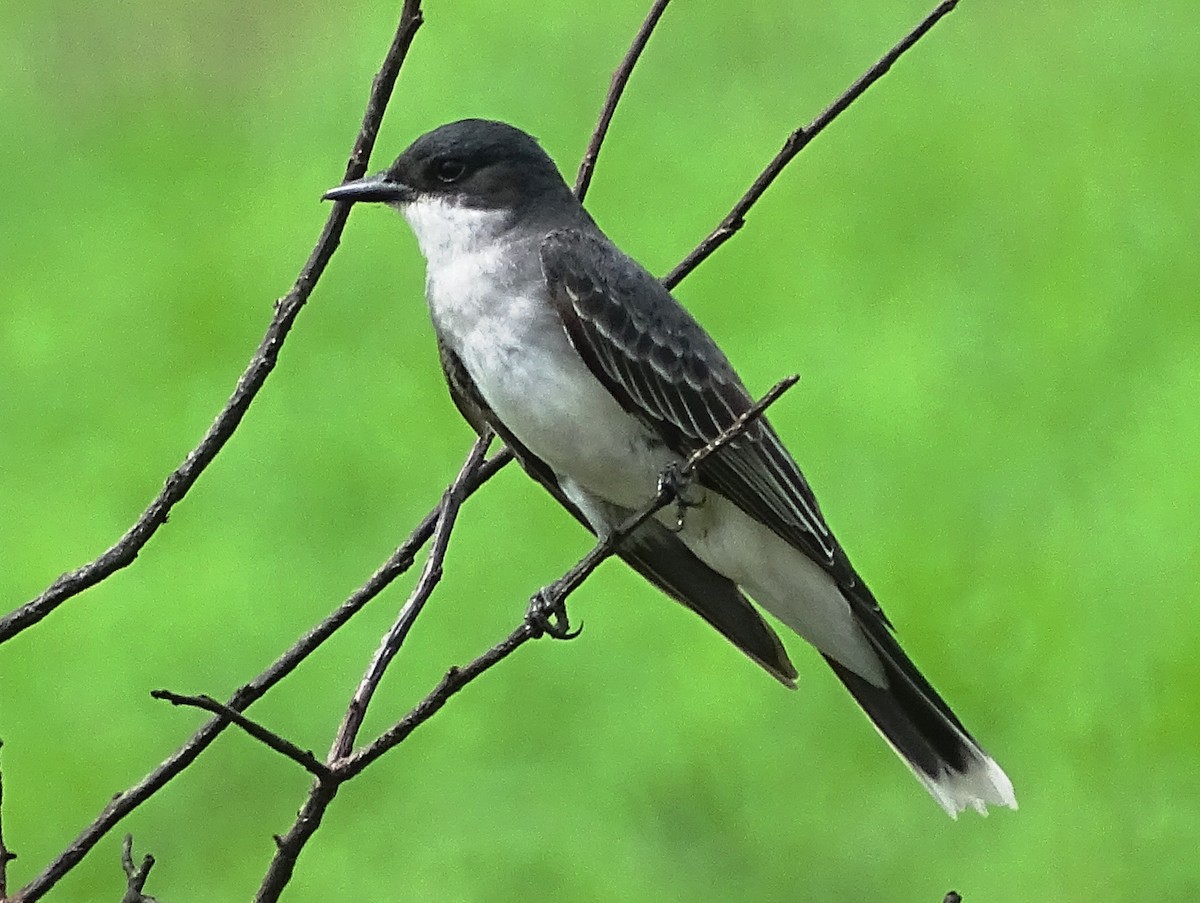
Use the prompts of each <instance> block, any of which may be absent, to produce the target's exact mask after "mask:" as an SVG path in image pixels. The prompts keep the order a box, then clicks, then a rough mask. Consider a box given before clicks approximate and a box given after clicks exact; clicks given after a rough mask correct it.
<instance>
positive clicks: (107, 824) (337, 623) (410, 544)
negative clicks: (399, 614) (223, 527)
mask: <svg viewBox="0 0 1200 903" xmlns="http://www.w3.org/2000/svg"><path fill="white" fill-rule="evenodd" d="M511 460H512V454H511V453H510V452H509V451H508V450H507V449H505V450H504V451H501V452H498V453H497V454H495V455H494V456H492V457H491V458H489V459H488V460H487V461H486V462H484V464H483V465H482V467H480V469H479V472H478V474H477V475H476V477H475V478H474V479H473V480H472V481H471V482H470V483H469V484H468V487H467V491H468V494H470V493H474V492H475V491H476V490H477V489H479V487H480V486H482V485H483V484H484V483H486V482H487V481H488V480H489V479H491V478H492V477H493V476H495V474H496V473H497V472H498V471H499V470H500V469H501V468H502V467H504V466H505V465H506V464H507V463H508V462H509V461H511ZM440 510H441V509H440V505H439V507H437V508H435V509H434V510H432V511H430V512H429V514H427V515H426V516H425V518H424V519H423V520H422V521H421V523H419V524H418V525H417V527H416V528H415V529H414V530H413V532H412V534H411V535H410V536H409V538H408V539H407V540H405V542H404V543H403V544H402V545H400V547H399V548H397V549H396V551H395V552H393V553H392V555H391V556H389V557H388V559H387V561H385V562H384V563H383V564H382V565H380V567H379V569H378V570H376V571H375V573H374V574H372V575H371V578H370V579H369V580H368V581H367V582H366V583H365V584H363V586H362V587H361V588H360V589H358V590H357V591H356V592H355V593H354V594H353V595H351V596H350V597H349V598H348V599H346V601H345V602H343V603H342V604H341V605H339V606H338V607H337V609H335V610H334V611H333V612H332V613H331V614H330V615H329V617H327V618H325V619H324V620H323V621H321V623H320V624H318V625H317V626H316V627H314V628H313V629H312V630H310V631H309V632H308V633H307V634H305V635H304V636H303V637H301V638H300V639H299V640H297V641H296V643H295V644H294V645H293V646H292V647H291V648H290V649H288V650H287V651H286V652H284V653H283V654H282V655H281V656H280V657H279V658H277V659H276V660H275V661H274V662H273V663H272V664H271V666H270V667H269V668H267V669H266V670H265V671H263V672H262V673H261V674H260V675H259V676H258V677H256V678H254V680H252V681H250V682H249V683H248V684H246V685H245V686H243V687H241V688H240V689H239V690H238V691H237V692H236V693H234V694H233V696H232V697H230V699H229V701H228V702H227V703H226V705H227V706H228V707H229V708H231V709H233V710H235V711H243V710H244V709H246V708H248V707H249V706H250V705H251V704H252V703H254V702H256V701H257V700H259V699H261V698H262V697H263V696H264V695H266V693H267V691H268V690H270V689H271V688H272V687H274V686H275V685H276V684H277V683H279V681H281V680H283V678H285V677H287V676H288V675H289V674H291V673H292V671H294V670H295V669H296V668H297V667H298V666H299V665H300V663H301V662H302V661H304V660H305V659H306V658H308V657H309V656H310V655H312V653H313V652H315V651H316V650H317V649H318V648H319V647H320V646H321V645H322V644H324V643H325V641H326V640H328V639H329V638H330V637H331V636H333V634H334V633H336V632H337V631H338V630H339V629H341V627H342V626H343V625H345V623H346V622H347V621H349V620H350V618H352V617H353V616H354V615H356V614H358V612H359V611H361V610H362V609H363V608H364V607H365V606H366V604H367V603H368V602H370V601H371V600H372V599H374V598H375V597H376V596H378V595H379V593H381V592H382V591H383V590H384V589H385V588H386V587H387V586H388V584H390V583H391V582H392V581H393V580H395V579H396V578H397V577H399V576H400V575H401V574H403V573H404V572H405V571H407V570H408V569H409V568H410V567H412V565H413V562H414V560H415V557H416V553H417V552H418V551H420V549H421V547H422V546H424V545H425V543H426V542H427V541H428V540H429V538H430V536H432V535H433V530H434V526H435V524H436V523H437V519H438V515H439V513H440ZM228 724H229V722H228V721H227V720H226V719H225V718H223V717H222V718H214V719H212V720H211V721H209V722H208V723H207V724H205V725H204V726H203V727H202V728H200V730H198V731H196V733H194V734H192V736H191V737H190V738H189V739H188V740H187V742H186V743H184V744H183V745H182V746H180V747H179V749H177V750H176V751H175V752H174V753H172V754H171V756H169V757H168V758H167V759H166V760H165V761H164V762H163V763H162V764H160V765H159V766H158V767H157V768H155V769H154V770H153V771H151V772H150V773H149V774H147V775H146V776H145V777H144V778H142V780H141V781H139V782H138V783H137V784H135V785H134V786H132V787H130V788H129V789H128V790H125V791H123V792H121V793H118V794H117V795H116V796H114V797H113V798H112V799H111V800H110V801H109V803H108V805H106V806H105V807H104V810H103V811H102V812H101V813H100V814H99V815H98V816H96V818H95V819H94V820H93V821H92V823H91V824H89V825H88V826H87V827H86V828H84V829H83V831H82V832H80V834H79V836H78V837H76V838H75V840H74V841H72V842H71V845H70V846H68V847H67V848H66V849H65V850H64V851H63V852H62V853H61V854H59V856H58V858H57V859H55V860H54V861H53V862H51V863H50V864H49V865H47V866H46V868H45V869H43V870H42V872H41V873H40V874H39V875H37V877H35V878H34V879H33V880H32V881H30V882H29V884H27V885H26V886H25V887H24V888H22V890H21V892H20V893H21V900H22V901H24V903H32V901H34V900H37V899H39V898H41V897H42V896H43V895H44V894H45V893H46V892H47V891H49V890H50V889H51V888H52V887H53V886H54V885H55V884H57V883H58V881H59V880H60V879H61V878H62V877H63V876H64V875H65V874H67V873H68V872H69V871H70V870H71V869H73V868H74V867H75V866H76V865H77V864H78V863H79V861H80V860H81V859H83V857H84V856H86V855H87V854H88V853H89V852H90V851H91V850H92V848H93V847H95V846H96V844H97V843H99V841H100V839H101V838H102V837H104V835H105V834H107V833H108V832H109V831H111V830H112V829H113V827H114V826H116V825H117V824H118V823H119V822H120V821H121V819H123V818H125V816H127V815H128V814H129V813H130V812H132V811H133V810H134V809H136V808H137V807H138V806H140V805H141V804H142V803H144V802H146V800H148V799H150V797H152V796H154V794H156V793H158V791H160V790H162V788H163V787H165V786H166V785H167V784H168V783H169V782H170V781H171V779H172V778H174V777H175V776H176V775H178V774H179V773H180V772H182V771H183V770H184V769H185V768H187V767H188V766H189V765H191V764H192V762H194V761H195V760H196V759H197V758H198V757H199V755H200V754H201V753H202V752H204V750H205V749H207V748H208V746H209V745H210V744H211V743H212V742H213V741H214V740H215V739H216V738H217V736H218V735H219V734H220V733H221V731H223V730H224V729H225V728H226V727H227V726H228Z"/></svg>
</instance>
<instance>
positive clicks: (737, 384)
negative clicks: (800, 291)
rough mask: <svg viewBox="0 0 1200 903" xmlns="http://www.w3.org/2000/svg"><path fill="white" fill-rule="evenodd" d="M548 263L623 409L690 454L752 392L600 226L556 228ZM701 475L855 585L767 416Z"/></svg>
mask: <svg viewBox="0 0 1200 903" xmlns="http://www.w3.org/2000/svg"><path fill="white" fill-rule="evenodd" d="M541 259H542V271H543V274H544V276H545V279H546V286H547V288H548V290H549V293H550V297H551V298H552V299H553V301H554V304H555V305H556V307H557V309H558V311H559V314H560V316H561V317H562V319H563V324H564V326H565V328H566V331H567V335H568V336H569V337H570V339H571V342H572V344H573V345H574V347H575V349H576V350H577V351H578V352H579V354H580V356H581V357H582V358H583V360H584V361H585V363H587V365H588V367H589V368H590V369H591V370H592V372H593V373H594V374H595V375H596V377H597V378H598V379H599V380H600V381H601V382H602V383H603V384H604V385H605V387H606V388H607V389H608V390H609V391H610V392H611V393H612V394H613V397H614V398H616V399H617V401H618V402H619V403H620V404H621V405H622V407H624V408H625V410H627V411H629V412H630V413H632V414H634V415H635V416H637V417H638V418H639V419H641V420H642V421H643V422H645V423H647V424H648V425H650V426H651V427H652V428H654V429H655V430H656V431H657V432H658V433H659V434H660V435H661V436H662V438H663V441H664V442H666V443H667V445H668V446H669V447H671V448H672V450H674V451H675V452H677V453H678V454H681V455H687V454H690V453H691V452H693V451H695V450H696V449H697V448H700V447H702V446H703V445H704V444H705V443H707V442H709V441H711V440H712V439H714V438H715V437H716V436H718V435H719V434H720V433H721V432H722V431H723V430H725V429H727V428H728V427H729V426H730V425H732V424H733V423H734V421H735V420H736V419H737V418H738V417H739V416H740V415H741V414H742V413H744V412H745V411H747V410H748V409H749V408H750V407H751V406H752V405H753V404H754V399H753V398H752V397H751V396H750V393H749V392H747V390H746V388H745V386H744V385H743V384H742V382H741V380H740V379H739V378H738V376H737V374H736V373H735V372H734V370H733V367H732V366H731V365H730V363H729V361H728V359H726V357H725V355H724V354H722V353H721V351H720V349H719V348H717V346H716V344H715V343H714V342H713V341H712V339H711V338H709V336H708V334H707V333H706V332H705V331H704V330H703V329H702V328H701V327H700V325H699V324H698V323H696V321H695V320H694V319H692V317H691V315H690V314H689V313H688V312H687V311H686V310H684V309H683V307H681V306H680V305H679V304H678V302H676V301H675V299H674V298H673V297H671V294H670V293H669V292H668V291H667V290H666V289H665V288H663V286H662V285H661V284H660V283H659V282H658V280H657V279H655V278H654V277H653V276H651V275H650V274H649V273H648V272H646V271H645V270H644V269H642V267H640V266H639V265H638V264H636V263H635V262H633V261H632V260H630V259H629V258H628V257H626V256H625V255H623V254H622V253H621V252H620V251H619V250H617V249H616V248H615V247H614V246H613V245H612V244H611V243H610V242H608V241H607V240H606V239H604V238H602V237H601V236H599V235H595V234H591V233H588V232H583V231H577V230H563V231H557V232H552V233H550V234H549V235H548V236H547V237H546V238H545V240H544V241H543V242H542V246H541ZM699 479H700V481H701V482H702V483H703V484H704V485H706V486H709V487H711V488H712V489H714V490H716V491H717V492H720V493H721V494H722V495H724V496H726V497H727V498H729V499H730V500H731V501H732V502H733V503H734V504H736V505H737V506H738V507H740V508H741V509H742V510H744V511H745V512H746V513H747V514H749V515H750V516H752V517H754V518H756V519H757V520H759V521H761V522H762V523H763V524H765V525H767V526H768V527H770V528H771V529H772V530H774V531H775V532H776V533H777V534H778V535H779V536H781V537H782V538H783V539H785V540H787V541H788V542H790V543H791V544H792V545H794V546H795V547H796V548H798V549H800V550H801V551H803V552H804V553H805V554H807V555H808V556H809V557H811V558H812V559H813V560H815V561H817V562H818V563H819V564H821V565H822V566H824V567H825V568H827V569H829V570H830V572H831V573H832V574H833V575H834V576H835V577H837V578H839V579H842V580H849V581H851V582H853V571H852V570H850V569H849V565H848V564H847V563H846V560H845V556H844V555H843V554H841V550H840V549H839V548H838V545H837V542H836V541H835V540H834V538H833V535H832V533H831V532H830V530H829V527H828V525H827V524H826V523H825V519H824V518H823V517H822V515H821V511H820V508H819V507H818V506H817V502H816V499H815V498H814V496H813V493H812V490H811V489H810V488H809V485H808V483H807V481H806V480H805V479H804V476H803V475H802V474H801V473H800V469H799V468H798V467H797V466H796V463H795V461H793V460H792V457H791V455H790V454H788V452H787V450H786V449H785V448H784V447H783V443H782V442H780V440H779V437H778V436H777V435H776V433H775V431H774V430H773V429H772V428H771V426H770V424H769V423H768V422H767V421H766V419H765V418H763V419H760V420H758V421H756V422H755V423H754V424H752V425H751V426H750V427H749V428H748V429H747V430H746V432H745V433H744V434H743V435H742V436H741V437H739V438H738V439H737V440H735V441H734V442H732V443H731V444H730V445H728V446H726V447H725V448H723V449H721V450H720V451H719V452H718V453H716V454H714V455H710V456H709V457H708V459H706V460H705V462H704V463H703V464H702V465H701V468H700V473H699Z"/></svg>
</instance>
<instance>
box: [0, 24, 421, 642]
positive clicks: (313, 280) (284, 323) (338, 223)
mask: <svg viewBox="0 0 1200 903" xmlns="http://www.w3.org/2000/svg"><path fill="white" fill-rule="evenodd" d="M421 21H422V17H421V0H405V2H404V7H403V9H402V10H401V13H400V22H399V25H398V26H397V28H396V35H395V37H394V38H393V39H392V45H391V47H390V48H389V50H388V53H387V56H386V57H384V60H383V65H382V66H381V67H380V69H379V72H378V74H377V75H376V76H375V80H374V82H373V83H372V85H371V95H370V98H369V99H368V101H367V108H366V111H365V112H364V114H363V120H362V125H361V126H360V128H359V131H358V137H357V138H356V139H355V141H354V147H353V149H352V150H351V151H350V159H349V161H348V162H347V164H346V175H345V179H355V178H358V177H359V176H361V175H362V174H363V173H365V172H366V168H367V161H368V158H369V157H370V155H371V150H372V148H373V147H374V146H375V137H376V135H377V134H378V133H379V125H380V123H381V122H382V120H383V114H384V110H385V109H386V108H387V104H388V101H389V100H390V99H391V96H392V88H393V87H394V86H395V84H396V77H397V76H398V75H399V73H400V67H401V65H403V63H404V58H405V56H406V55H407V54H408V48H409V46H410V45H411V44H412V40H413V36H414V35H415V34H416V32H417V29H418V28H420V27H421ZM349 215H350V205H349V204H345V203H343V204H334V205H333V209H332V210H331V211H330V213H329V218H328V219H327V220H326V221H325V226H324V228H322V229H321V234H320V236H319V237H318V239H317V243H316V246H315V247H314V248H313V250H312V253H311V254H310V255H309V258H308V261H307V262H306V263H305V264H304V267H303V269H301V270H300V274H299V275H298V276H297V277H296V281H295V283H294V284H293V285H292V288H291V291H289V292H288V293H287V294H286V295H285V296H284V297H283V298H281V299H280V300H278V301H276V302H275V315H274V316H273V317H272V319H271V323H270V325H269V326H268V327H267V331H266V334H265V335H264V336H263V339H262V342H261V343H260V344H259V346H258V350H257V351H255V353H254V356H253V357H252V358H251V359H250V363H249V365H248V366H247V367H246V369H245V371H244V372H243V373H242V375H241V377H240V378H239V379H238V382H237V386H236V387H235V388H234V390H233V394H232V395H231V396H230V397H229V401H227V402H226V403H225V407H224V408H222V410H221V413H220V414H218V415H217V418H216V420H214V421H213V424H212V426H210V427H209V429H208V432H207V433H205V435H204V438H203V439H201V440H200V444H199V445H197V446H196V447H195V448H194V449H192V450H191V451H190V452H189V453H188V456H187V457H186V458H185V459H184V461H183V463H182V464H180V465H179V467H178V468H176V469H175V470H174V471H173V472H172V473H171V475H170V476H168V477H167V480H166V483H165V485H164V486H163V488H162V491H161V492H159V494H158V496H157V497H156V498H155V499H154V501H153V502H151V503H150V506H149V507H148V508H147V509H146V510H145V511H143V512H142V514H141V516H140V517H138V519H137V521H136V522H135V523H134V525H133V526H132V527H130V528H129V530H128V531H126V533H125V535H124V536H122V537H121V538H120V539H119V540H117V542H116V543H115V544H114V545H113V546H111V547H110V548H109V549H107V550H106V551H105V552H104V553H103V554H101V555H100V557H99V558H96V559H95V560H94V561H91V562H89V563H88V564H85V565H84V566H82V567H80V568H76V569H75V570H73V571H70V572H68V573H66V574H63V575H62V576H60V577H59V578H58V579H57V580H55V581H54V582H53V583H52V584H50V586H49V587H48V588H47V589H46V590H45V592H43V593H42V594H41V595H40V596H38V597H37V598H36V599H33V600H31V601H29V602H27V603H25V604H24V605H22V606H21V607H20V608H18V609H16V610H15V611H13V612H11V613H10V614H8V615H6V616H5V617H3V618H0V643H3V642H5V641H6V640H9V639H11V638H12V637H14V636H16V635H17V634H18V633H20V632H21V631H22V630H25V629H26V628H27V627H31V626H33V625H34V624H36V623H37V622H38V621H40V620H41V619H42V618H44V617H46V615H48V614H49V613H50V612H52V611H54V609H56V608H58V606H60V605H62V603H64V602H66V601H67V600H68V599H70V598H71V597H72V596H76V595H78V594H79V593H81V592H83V591H84V590H86V589H88V588H89V587H92V586H95V585H96V584H97V583H99V582H100V581H101V580H103V579H105V578H106V577H108V576H109V575H111V574H113V573H115V572H116V571H119V570H120V569H121V568H124V567H127V566H128V565H130V564H132V563H133V560H134V559H135V558H136V557H137V555H138V553H139V552H140V551H141V550H142V548H143V547H144V546H145V545H146V543H147V542H149V541H150V537H152V536H153V535H154V534H155V532H157V530H158V528H159V527H161V526H162V525H163V524H165V523H166V522H167V515H168V514H169V513H170V511H171V508H172V507H174V506H175V504H177V503H178V502H179V501H180V500H182V499H183V497H184V496H185V495H187V493H188V491H189V490H190V489H191V488H192V486H193V485H195V483H196V480H198V479H199V478H200V474H202V473H203V472H204V470H205V469H206V468H207V467H208V465H209V464H211V463H212V461H213V459H214V458H216V456H217V454H218V453H219V452H220V451H221V449H222V448H224V447H225V443H226V442H227V441H229V437H230V436H232V435H233V432H234V430H236V429H237V427H238V424H240V423H241V422H242V417H244V416H245V414H246V411H247V410H248V409H249V407H250V403H251V402H252V401H254V398H255V397H256V396H257V395H258V392H259V390H260V389H262V387H263V384H264V383H265V382H266V380H267V377H268V376H270V374H271V371H272V370H273V369H274V368H275V363H276V361H277V360H278V359H279V352H280V350H281V349H282V348H283V342H284V340H285V339H286V338H287V335H288V333H289V332H290V331H291V328H292V325H293V324H294V323H295V322H296V317H297V316H299V314H300V310H301V308H303V307H304V304H305V302H307V301H308V298H309V296H310V295H311V294H312V291H313V289H314V288H316V285H317V280H318V279H320V278H321V274H322V273H323V272H324V271H325V266H326V265H327V264H328V263H329V260H330V258H331V257H332V256H333V252H334V251H335V250H336V249H337V246H338V242H339V241H340V240H341V236H342V230H343V229H344V228H345V226H346V220H347V218H348V217H349Z"/></svg>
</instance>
